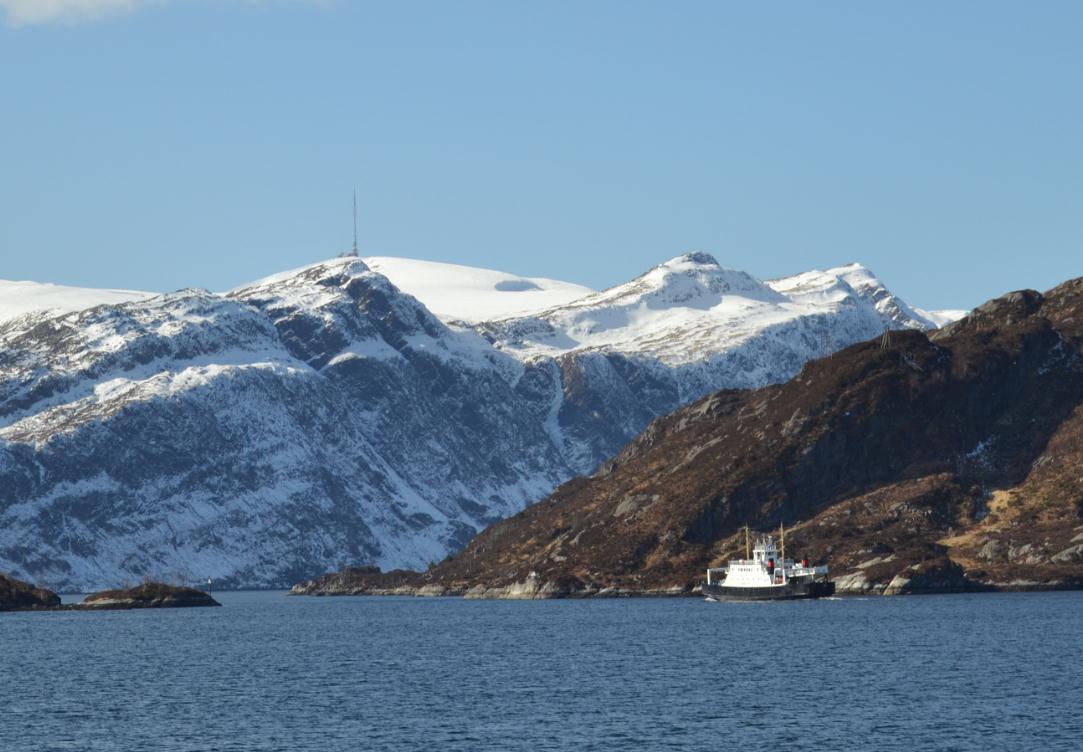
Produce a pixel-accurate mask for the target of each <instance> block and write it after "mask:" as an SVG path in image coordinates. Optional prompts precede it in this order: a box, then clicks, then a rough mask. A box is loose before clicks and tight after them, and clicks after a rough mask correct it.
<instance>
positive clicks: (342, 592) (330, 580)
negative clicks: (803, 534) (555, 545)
mask: <svg viewBox="0 0 1083 752" xmlns="http://www.w3.org/2000/svg"><path fill="white" fill-rule="evenodd" d="M982 574H984V573H982ZM834 582H835V586H836V591H835V594H836V595H838V596H867V595H885V596H893V595H933V594H942V593H992V592H1032V591H1033V592H1037V591H1052V590H1083V580H1080V579H1078V578H1073V577H1066V578H1062V579H1044V580H1043V579H1022V578H1019V579H1013V580H993V579H988V578H982V577H979V576H976V575H975V576H971V575H970V574H968V573H967V571H966V570H965V569H963V567H961V566H960V565H959V564H957V563H956V562H953V561H951V560H950V559H936V560H932V561H927V562H922V563H919V564H916V565H911V566H909V567H906V568H905V569H903V570H902V571H900V572H899V573H898V574H896V575H894V576H893V577H891V578H890V579H889V580H886V581H885V580H873V581H870V580H869V579H867V578H866V577H865V574H864V572H861V571H858V572H856V573H850V574H846V575H842V576H840V577H837V578H835V579H834ZM700 592H701V590H700V586H699V585H698V584H683V585H682V584H674V585H670V586H652V587H637V586H635V585H629V584H622V585H613V584H606V585H603V584H586V585H584V584H583V583H580V582H579V581H578V580H575V581H566V582H554V581H545V580H543V579H542V578H540V577H539V576H537V575H536V574H535V573H532V575H531V576H528V577H527V578H526V579H525V580H524V581H522V582H515V583H511V584H507V585H485V584H474V585H471V586H468V587H467V586H462V585H446V584H443V583H440V582H437V581H434V579H433V578H432V576H431V575H430V574H429V573H428V572H407V571H404V570H395V571H393V572H380V570H379V569H377V568H375V567H368V568H347V569H344V570H343V571H341V572H333V573H330V574H325V575H323V576H321V577H317V578H314V579H312V580H307V581H305V582H301V583H298V584H296V585H294V586H293V587H292V588H291V589H290V591H289V593H288V594H289V595H302V596H313V597H324V596H349V595H354V596H388V595H396V596H411V597H461V598H465V599H468V600H484V599H491V600H548V599H562V598H568V599H575V598H674V597H698V596H699V595H700Z"/></svg>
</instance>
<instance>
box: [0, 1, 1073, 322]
mask: <svg viewBox="0 0 1083 752" xmlns="http://www.w3.org/2000/svg"><path fill="white" fill-rule="evenodd" d="M5 14H6V15H5ZM0 16H4V20H3V21H2V22H0V278H6V279H35V280H40V281H52V282H58V283H64V284H76V285H88V286H111V287H128V288H136V289H147V290H169V289H176V288H179V287H189V286H190V287H206V288H209V289H214V290H217V289H226V288H229V287H232V286H234V285H237V284H239V283H242V282H245V281H247V280H251V279H254V278H257V277H260V276H263V275H265V274H268V273H272V272H275V271H280V270H284V269H288V268H292V267H294V266H299V265H302V264H305V263H308V262H310V261H315V260H318V259H321V258H325V257H329V256H333V255H335V253H337V252H338V251H340V250H343V249H345V248H347V247H348V246H349V244H350V241H351V228H350V191H351V189H352V187H353V186H354V185H356V186H357V194H358V206H359V211H360V215H361V224H360V245H361V251H362V254H363V255H395V256H407V257H413V258H424V259H434V260H440V261H449V262H456V263H463V264H471V265H476V266H484V267H490V268H496V269H501V270H505V271H510V272H515V273H519V274H526V275H535V276H547V277H554V278H557V279H566V280H568V281H573V282H580V283H582V284H586V285H590V286H592V287H597V288H601V287H605V286H608V285H610V284H615V283H618V282H622V281H625V280H627V279H629V278H631V277H633V276H635V275H636V274H638V273H640V272H642V271H644V270H646V269H647V268H649V267H651V266H653V265H654V264H656V263H659V262H661V261H663V260H665V259H667V258H669V257H671V256H674V255H677V254H679V253H683V252H685V251H689V250H703V251H708V252H710V253H712V254H714V255H715V256H716V257H717V258H718V259H719V261H720V262H721V263H722V264H723V265H725V266H730V267H734V268H738V269H743V270H746V271H748V272H750V273H752V274H754V275H757V276H759V277H762V278H769V277H774V276H781V275H785V274H790V273H794V272H797V271H803V270H806V269H809V268H813V267H820V268H823V267H826V266H832V265H837V264H842V263H846V262H849V261H855V260H856V261H861V262H862V263H864V264H865V265H866V266H869V267H870V268H872V269H873V270H874V271H875V272H876V273H877V274H878V275H879V276H880V277H881V278H882V279H883V280H884V281H885V282H886V283H887V284H888V286H889V287H891V288H892V289H893V290H894V291H895V292H897V293H899V294H900V295H901V296H903V297H904V298H905V299H906V300H907V301H908V302H911V303H913V304H915V305H920V306H923V307H927V308H949V307H970V306H973V305H976V304H977V303H980V302H981V301H983V300H985V299H986V298H989V297H992V296H994V295H998V294H1000V293H1002V292H1005V291H1007V290H1010V289H1016V288H1020V287H1035V288H1038V289H1045V288H1047V287H1050V286H1052V285H1054V284H1056V283H1058V282H1060V281H1062V280H1064V279H1067V278H1069V277H1073V276H1079V275H1083V42H1081V40H1083V3H1081V2H1076V1H1075V0H1071V1H1068V2H1056V1H1054V0H1043V2H1040V3H1037V2H1023V1H1020V2H1012V3H1002V2H993V1H990V0H981V1H980V2H978V1H974V2H964V1H955V2H950V3H945V2H891V3H888V2H877V3H870V2H865V1H864V0H862V1H859V2H771V3H760V2H740V3H737V2H723V1H722V0H710V1H709V2H687V1H686V2H661V1H657V2H635V1H634V0H620V1H619V2H605V1H601V0H593V1H592V2H581V1H576V2H544V3H538V2H531V3H527V2H516V1H514V0H494V1H492V2H478V1H465V2H463V1H459V2H449V1H441V2H413V1H410V0H395V1H394V2H392V1H391V0H387V2H382V3H369V2H354V1H349V0H337V1H336V0H326V1H324V2H303V1H302V0H297V1H295V2H290V1H288V0H278V1H272V0H266V1H265V2H259V1H258V0H187V1H186V0H157V1H154V0H143V1H141V0H0Z"/></svg>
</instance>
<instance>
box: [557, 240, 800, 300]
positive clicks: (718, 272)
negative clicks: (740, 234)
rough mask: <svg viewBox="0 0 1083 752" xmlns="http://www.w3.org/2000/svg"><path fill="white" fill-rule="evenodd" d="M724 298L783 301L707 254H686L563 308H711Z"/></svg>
mask: <svg viewBox="0 0 1083 752" xmlns="http://www.w3.org/2000/svg"><path fill="white" fill-rule="evenodd" d="M723 295H739V296H740V297H742V298H748V299H752V300H781V299H782V298H781V296H780V295H778V294H777V293H776V292H775V291H774V290H772V289H771V288H770V287H768V286H767V285H765V284H763V283H762V282H760V281H759V280H757V279H756V278H755V277H753V276H751V275H750V274H747V273H745V272H741V271H735V270H732V269H725V268H723V267H722V266H721V265H720V264H719V263H718V262H717V261H716V260H715V258H714V256H711V255H710V254H708V253H686V254H684V255H682V256H676V257H674V258H671V259H670V260H669V261H666V262H665V263H662V264H659V265H658V266H656V267H654V268H653V269H651V270H650V271H648V272H646V273H645V274H642V275H640V276H639V277H636V278H635V279H633V280H632V281H631V282H626V283H624V284H621V285H616V286H615V287H610V288H609V289H607V290H604V291H602V292H599V293H596V294H594V295H591V296H588V297H586V298H583V299H581V300H578V301H575V302H574V303H572V304H569V305H568V306H566V307H565V308H598V307H603V306H621V307H626V308H628V307H634V306H646V307H648V308H653V309H661V308H671V307H691V308H710V307H713V306H716V305H718V304H719V303H720V302H721V300H722V296H723Z"/></svg>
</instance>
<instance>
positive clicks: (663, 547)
mask: <svg viewBox="0 0 1083 752" xmlns="http://www.w3.org/2000/svg"><path fill="white" fill-rule="evenodd" d="M1081 464H1083V280H1074V281H1072V282H1068V283H1066V284H1064V285H1061V286H1060V287H1057V288H1055V289H1053V290H1051V291H1049V292H1048V293H1046V294H1045V295H1041V294H1039V293H1036V292H1033V291H1024V292H1020V293H1012V294H1009V295H1007V296H1005V297H1003V298H998V299H997V300H994V301H990V302H989V303H987V304H986V305H984V306H982V307H981V308H979V309H978V310H977V311H975V312H974V314H973V315H971V316H969V317H967V318H965V319H963V320H962V321H960V322H958V323H956V324H954V325H952V326H949V327H947V328H946V329H944V330H942V331H940V332H937V333H935V334H934V335H933V336H932V337H927V336H926V335H925V334H923V333H921V332H916V331H915V332H900V333H892V334H891V336H890V337H883V338H878V339H876V340H872V341H869V342H865V343H861V344H858V345H854V346H852V347H849V348H846V349H845V350H842V351H840V352H838V353H836V354H834V355H832V356H830V357H827V358H823V359H820V360H817V361H813V362H811V363H809V364H808V365H806V366H805V367H804V368H803V369H802V370H801V372H800V373H799V374H798V375H797V376H796V377H795V378H794V379H793V380H791V381H790V382H788V383H786V384H781V385H774V386H768V387H764V388H761V389H755V390H750V391H722V392H718V393H715V394H712V395H711V396H709V397H707V398H705V399H702V400H700V401H698V402H696V403H694V404H692V405H690V406H688V407H685V408H682V409H680V410H678V411H676V412H675V413H673V414H671V415H668V416H666V417H664V418H661V419H659V420H656V421H654V422H653V423H651V425H650V426H649V427H648V428H647V430H646V431H644V432H643V433H642V434H641V435H640V436H639V437H638V438H637V439H635V440H634V441H632V442H631V443H630V444H629V445H628V446H627V447H625V448H624V449H623V450H622V451H621V452H620V453H619V454H618V455H617V456H616V457H615V458H614V459H613V460H612V461H611V462H609V463H606V464H605V465H603V467H602V468H601V469H600V470H599V471H598V472H597V473H596V474H595V475H594V476H592V477H590V478H585V479H577V480H574V481H572V482H570V483H567V484H565V485H564V486H562V487H560V488H559V489H557V491H556V492H555V493H554V494H553V495H552V496H550V497H549V498H548V499H546V500H544V501H542V502H539V503H538V504H536V505H534V506H532V507H529V508H528V509H526V510H525V511H524V512H522V513H520V514H518V515H516V516H514V517H512V518H510V519H508V520H505V521H503V522H501V523H498V524H496V525H494V526H492V527H490V528H489V529H488V530H486V531H484V532H483V533H481V534H480V535H478V536H477V538H475V539H474V540H473V541H472V542H471V543H470V545H468V546H467V547H466V549H464V550H463V551H462V553H460V554H458V555H454V556H452V557H450V558H448V559H447V560H445V561H444V562H442V563H441V564H440V565H439V566H437V567H435V568H434V569H432V570H431V571H430V572H428V573H426V575H425V581H426V582H428V583H430V584H433V585H438V586H440V587H443V588H445V589H446V590H447V591H449V592H466V591H468V590H469V589H471V588H482V589H486V588H487V589H493V590H501V589H503V590H506V591H511V590H515V589H516V588H519V589H524V588H526V589H530V590H533V591H535V592H541V591H543V590H544V589H545V587H546V586H547V585H551V589H552V590H554V591H560V592H564V593H569V592H584V593H588V592H600V591H603V590H606V589H616V590H620V589H632V590H635V589H641V590H655V591H657V590H665V589H666V588H675V589H677V590H685V591H687V590H690V589H691V588H692V587H693V586H694V585H695V584H696V583H698V582H699V581H700V580H701V578H702V576H703V574H702V573H703V570H704V569H705V568H706V567H707V566H716V565H718V564H720V563H722V562H724V561H726V560H728V559H729V558H732V557H734V556H735V555H736V554H737V552H738V550H739V548H740V543H739V539H740V537H739V533H738V531H739V529H740V527H741V526H742V525H744V524H746V523H747V524H749V525H751V526H752V527H753V528H758V529H762V530H769V529H772V528H777V527H778V525H779V523H780V522H785V523H786V525H787V546H788V548H787V550H788V551H791V552H793V553H797V554H802V555H807V556H808V557H809V558H811V559H813V560H816V561H825V562H826V563H828V564H829V565H830V566H831V568H832V573H833V575H834V576H835V577H837V578H838V579H839V584H840V592H867V591H871V592H885V591H887V592H926V591H935V592H943V591H949V590H964V589H983V588H992V587H996V588H1015V587H1069V586H1078V585H1081V584H1083V516H1081V511H1083V501H1081V500H1083V478H1081V477H1080V474H1079V467H1080V466H1081ZM530 583H533V584H530ZM553 583H559V587H557V585H555V584H553ZM893 583H894V584H893Z"/></svg>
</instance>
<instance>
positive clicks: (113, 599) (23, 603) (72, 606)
mask: <svg viewBox="0 0 1083 752" xmlns="http://www.w3.org/2000/svg"><path fill="white" fill-rule="evenodd" d="M221 605H222V604H221V603H219V602H218V601H216V600H215V599H214V598H212V597H211V595H210V594H209V593H207V592H204V591H203V590H198V589H196V588H190V587H183V586H180V585H168V584H166V583H162V582H144V583H142V584H141V585H136V586H135V587H131V588H121V589H116V590H103V591H100V592H97V593H92V594H90V595H88V596H87V597H86V598H84V599H83V600H82V601H81V602H79V603H61V600H60V596H59V595H57V594H56V593H54V592H53V591H51V590H47V589H45V588H40V587H36V586H34V585H31V584H30V583H29V582H23V581H22V580H16V579H14V578H11V577H8V576H7V575H4V574H0V611H126V610H132V609H138V608H193V607H203V606H221Z"/></svg>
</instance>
